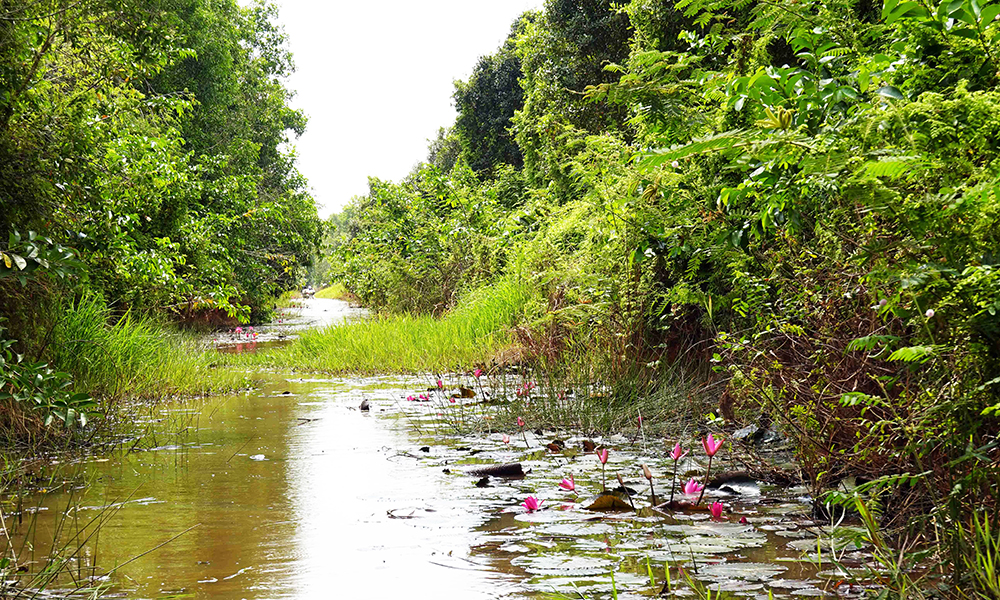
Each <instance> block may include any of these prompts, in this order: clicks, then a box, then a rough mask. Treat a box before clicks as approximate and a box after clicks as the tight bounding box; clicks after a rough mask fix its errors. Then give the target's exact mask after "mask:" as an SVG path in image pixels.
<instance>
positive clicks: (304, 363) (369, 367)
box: [226, 278, 535, 373]
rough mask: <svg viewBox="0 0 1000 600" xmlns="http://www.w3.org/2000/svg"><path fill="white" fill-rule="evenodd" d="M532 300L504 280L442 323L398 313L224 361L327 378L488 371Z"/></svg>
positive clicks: (528, 291)
mask: <svg viewBox="0 0 1000 600" xmlns="http://www.w3.org/2000/svg"><path fill="white" fill-rule="evenodd" d="M533 300H535V292H534V291H533V290H532V288H531V287H530V286H529V285H528V283H527V282H522V281H516V280H513V279H510V278H508V279H504V280H501V281H498V282H496V283H494V284H492V285H489V286H485V287H481V288H479V289H477V290H475V291H474V292H471V293H469V294H468V295H467V296H464V297H463V298H462V299H461V300H460V302H459V304H458V306H456V307H455V308H454V309H453V310H452V311H450V312H449V313H447V314H446V315H444V316H443V317H440V318H438V317H434V316H430V315H423V316H419V315H412V314H399V315H391V316H389V315H387V316H384V317H380V318H372V319H365V320H361V321H355V322H347V323H342V324H339V325H334V326H331V327H329V328H327V329H325V330H322V331H308V332H304V333H303V334H302V336H301V338H300V341H299V342H298V343H296V344H295V345H294V346H292V347H290V348H288V349H287V350H283V351H281V352H277V353H273V354H248V355H230V356H227V357H226V359H227V360H229V361H232V362H233V363H234V364H236V365H250V366H278V367H294V368H306V369H313V370H317V371H324V372H330V373H342V372H350V373H384V372H387V371H392V372H410V373H419V372H446V371H451V370H461V371H464V370H468V369H471V368H472V367H473V366H475V365H486V364H488V363H489V362H490V361H491V359H492V358H493V357H494V356H495V355H496V354H497V353H498V352H499V351H500V350H502V349H503V348H505V347H507V346H508V345H509V343H510V340H511V336H510V330H511V328H512V327H513V326H514V325H515V324H517V323H518V322H519V321H521V320H522V318H523V314H524V312H525V311H526V310H527V308H528V307H529V306H530V304H531V303H532V301H533Z"/></svg>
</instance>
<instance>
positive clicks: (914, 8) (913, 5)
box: [885, 2, 927, 25]
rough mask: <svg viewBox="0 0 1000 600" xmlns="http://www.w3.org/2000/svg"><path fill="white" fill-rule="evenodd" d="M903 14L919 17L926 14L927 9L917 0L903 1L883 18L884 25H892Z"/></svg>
mask: <svg viewBox="0 0 1000 600" xmlns="http://www.w3.org/2000/svg"><path fill="white" fill-rule="evenodd" d="M904 16H906V17H909V18H915V19H919V18H922V17H926V16H927V9H925V8H924V7H923V6H920V4H918V3H917V2H904V3H902V4H900V5H899V6H897V7H896V8H895V9H894V10H893V11H892V12H891V13H890V14H889V16H888V17H886V19H885V23H886V25H892V24H893V23H895V22H896V21H898V20H899V19H901V18H903V17H904Z"/></svg>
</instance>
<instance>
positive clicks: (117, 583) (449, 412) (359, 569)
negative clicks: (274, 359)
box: [7, 300, 868, 600]
mask: <svg viewBox="0 0 1000 600" xmlns="http://www.w3.org/2000/svg"><path fill="white" fill-rule="evenodd" d="M345 307H346V305H344V304H343V303H339V304H338V303H337V301H322V300H311V301H309V302H308V303H307V304H306V305H305V306H304V307H303V309H302V312H303V313H305V315H306V316H304V317H303V316H301V315H300V316H299V317H298V318H300V319H314V321H313V325H312V326H315V325H316V323H317V322H318V323H319V324H326V323H329V322H333V321H335V320H337V319H340V318H344V317H345V316H346V315H349V314H351V312H350V311H347V310H345ZM278 325H284V323H281V324H278ZM264 329H265V332H266V331H267V328H264ZM244 350H246V349H244ZM459 383H464V384H466V385H473V382H472V380H471V378H468V377H462V376H457V380H456V381H450V382H448V385H449V386H452V387H454V386H456V385H458V384H459ZM434 387H435V386H434V382H432V381H429V380H427V379H422V378H401V377H382V378H353V379H310V378H298V377H292V376H289V375H281V374H274V375H272V376H271V379H270V381H269V382H268V383H267V384H266V385H264V386H263V387H261V388H260V389H257V390H253V391H251V392H246V393H241V394H236V395H230V396H221V397H215V398H208V399H203V400H198V401H179V402H174V403H167V404H163V405H159V406H156V407H151V408H149V409H148V413H146V414H144V415H143V416H142V418H141V419H140V420H141V421H143V423H140V425H143V426H146V427H148V428H149V430H150V431H151V432H152V433H151V434H150V435H148V436H146V437H145V438H144V439H143V444H144V445H143V446H142V449H141V450H137V451H133V452H130V453H122V455H120V456H115V457H111V458H95V459H88V460H82V461H80V462H78V463H75V464H63V463H62V462H60V461H59V460H58V459H56V460H52V461H50V462H51V464H49V465H46V467H45V468H44V469H43V472H41V473H39V476H40V477H42V478H43V479H44V477H46V476H49V477H52V481H51V482H50V483H48V484H46V486H45V489H44V491H43V493H40V494H37V495H35V496H34V497H33V498H30V499H29V501H28V505H27V506H26V507H24V508H23V510H21V511H20V513H19V514H17V515H15V514H13V513H11V512H9V511H8V515H7V518H8V521H7V523H8V525H11V526H12V530H13V531H14V532H15V533H14V534H13V535H12V537H11V540H10V541H11V543H13V545H14V549H15V552H16V555H17V557H18V561H19V564H25V563H28V564H29V569H36V570H37V569H42V568H43V567H44V564H45V559H46V557H49V556H53V555H55V554H58V555H60V556H62V557H64V558H69V560H70V562H69V564H70V566H71V567H72V568H71V569H69V570H68V572H67V574H66V575H65V576H63V577H61V578H60V579H59V581H58V583H59V585H58V586H57V587H59V588H60V589H61V590H64V591H65V590H70V589H72V588H79V587H87V586H102V587H104V588H105V591H106V592H108V593H110V594H112V595H115V596H120V597H128V598H180V597H184V598H219V599H234V600H236V599H244V598H245V599H251V598H253V599H272V598H273V599H277V598H331V597H360V598H376V597H377V598H407V599H414V598H416V599H420V598H435V599H438V598H473V599H475V598H507V597H511V598H513V597H535V598H567V597H572V598H576V597H580V595H579V594H581V593H582V594H584V597H588V598H590V597H597V598H610V597H612V595H613V594H617V597H618V598H623V599H624V598H644V597H653V596H658V595H659V594H660V593H661V592H662V591H664V589H665V587H666V588H669V590H670V593H668V594H667V596H670V597H677V598H683V597H697V595H698V592H697V591H696V590H701V591H702V593H704V590H705V589H711V590H712V592H713V593H716V592H718V591H723V592H729V593H731V594H732V596H733V597H739V598H754V599H757V600H765V599H767V598H768V597H769V594H770V595H771V597H775V598H791V597H802V596H831V597H833V596H837V597H858V596H859V595H860V594H861V593H862V589H861V587H860V586H854V587H851V586H850V585H849V584H845V583H844V581H845V580H846V579H848V577H847V573H846V571H845V569H848V568H850V567H858V566H860V565H861V564H863V563H864V562H865V561H866V560H867V559H868V557H867V556H866V555H865V554H864V553H863V552H862V551H859V550H857V549H856V548H855V547H854V546H853V545H852V544H850V543H849V537H850V535H852V534H854V533H856V532H857V529H856V528H850V527H838V528H831V527H830V526H829V524H828V523H827V524H823V523H817V522H814V521H813V520H812V519H811V517H810V516H809V504H808V498H805V497H804V494H805V493H804V490H801V489H795V488H791V489H787V488H775V487H768V486H760V485H757V484H755V483H753V482H749V483H748V482H744V483H742V484H733V485H731V486H730V487H729V488H727V489H722V490H712V491H710V492H709V494H708V496H707V498H708V499H709V500H710V501H712V500H718V501H720V502H722V503H723V504H724V505H725V514H724V515H723V516H722V518H720V519H714V520H713V519H711V518H710V517H709V515H708V513H707V512H705V511H704V510H702V511H698V510H694V511H684V510H677V511H666V512H653V511H650V510H649V509H648V508H647V509H646V510H644V511H642V513H641V514H640V515H637V514H636V513H635V512H633V511H632V510H626V511H622V512H600V511H596V510H591V509H590V508H592V507H591V506H590V505H591V503H592V499H593V497H594V496H595V495H596V494H598V493H599V492H600V491H601V489H602V483H601V482H602V469H601V464H600V462H599V461H598V460H597V457H596V456H595V455H594V453H593V452H586V451H583V450H582V449H581V448H582V445H583V443H584V441H585V440H584V438H579V437H574V436H573V434H572V433H571V432H556V431H546V432H530V431H526V432H525V433H524V434H523V435H522V434H520V433H519V432H517V431H507V432H501V431H485V432H484V431H483V430H482V425H483V424H484V423H486V424H488V423H490V422H492V421H491V420H490V419H489V416H490V410H493V409H491V408H490V406H495V404H484V403H482V402H480V400H481V399H482V396H483V388H482V387H479V386H473V387H477V389H478V390H479V394H477V397H475V398H465V399H461V398H459V399H455V400H454V401H453V399H452V398H450V397H449V396H450V393H449V392H447V391H445V392H438V391H436V390H435V391H431V390H429V389H428V388H432V389H433V388H434ZM537 392H538V393H539V394H542V393H544V392H543V390H537ZM419 394H425V395H426V396H427V397H429V398H430V400H429V401H427V402H413V401H408V400H407V398H412V397H414V396H418V395H419ZM362 401H367V402H368V403H369V405H370V411H367V412H366V411H362V410H360V408H359V406H360V404H361V403H362ZM472 420H475V421H477V422H478V423H479V427H477V428H466V427H464V423H466V422H468V421H472ZM487 428H488V425H487ZM505 434H506V435H505ZM556 440H559V442H560V443H564V444H565V445H564V447H562V448H559V447H555V448H553V449H547V448H546V445H547V444H549V443H553V442H555V441H556ZM587 441H590V440H587ZM593 441H595V442H597V443H598V444H599V445H604V446H606V447H608V448H610V450H611V452H610V460H609V461H608V464H607V473H608V476H609V481H613V477H614V474H617V473H621V474H622V475H623V477H624V479H625V483H626V485H627V486H629V487H631V488H634V489H635V490H636V492H637V493H636V494H635V496H634V502H635V504H636V508H639V509H642V508H643V507H648V506H650V504H651V502H650V500H651V498H650V495H649V493H648V482H647V481H646V480H645V479H643V477H642V471H641V467H640V465H642V464H648V465H649V466H650V467H651V468H652V471H653V473H655V476H656V480H655V485H656V492H657V494H658V495H659V499H660V501H662V500H663V499H664V498H665V496H666V495H667V494H669V482H670V474H671V468H672V465H673V463H672V461H671V460H670V459H669V457H668V456H667V451H668V449H669V447H670V446H672V443H670V444H665V443H664V440H654V439H646V437H645V436H644V435H634V436H631V437H624V436H615V437H611V438H606V439H595V440H593ZM694 443H696V442H695V440H689V441H687V442H686V445H688V446H691V445H693V444H694ZM729 443H730V444H731V441H730V442H729ZM727 450H728V448H727ZM723 454H725V452H724V453H723ZM703 459H704V457H702V456H700V454H699V452H697V451H696V452H692V453H691V454H689V455H688V456H687V457H685V458H684V459H682V460H681V461H680V463H679V465H678V466H679V473H680V475H679V479H681V480H683V479H685V478H687V477H690V476H698V475H699V474H701V473H703V472H704V468H705V463H704V460H703ZM513 462H518V463H520V464H521V465H522V467H523V468H524V470H525V471H526V472H527V474H526V476H525V477H523V478H519V479H503V478H495V477H494V478H489V479H487V480H480V478H479V477H477V476H471V475H469V471H470V470H472V469H475V468H477V467H483V466H487V465H498V464H503V463H513ZM716 465H717V467H716V468H717V469H721V468H724V463H723V464H722V465H720V464H719V462H718V461H717V462H716ZM46 472H47V473H49V474H50V475H46ZM570 475H572V476H573V477H574V481H575V483H576V489H575V490H572V491H570V490H566V489H562V488H560V487H559V483H560V481H562V479H563V477H566V476H570ZM615 485H617V484H615ZM529 495H530V496H534V497H537V498H539V499H540V500H541V501H542V507H541V510H538V511H534V512H529V511H528V510H526V509H525V508H524V507H523V506H522V502H523V501H524V499H525V498H526V497H527V496H529ZM689 500H690V498H689ZM15 517H16V518H17V519H18V521H19V525H18V526H17V527H13V523H14V520H15ZM97 523H101V527H100V528H98V527H96V526H95V525H96V524H97ZM53 549H56V550H53ZM831 559H835V560H836V561H837V564H833V563H831ZM678 567H682V568H683V573H682V571H681V569H679V568H678ZM668 574H669V577H670V583H669V584H668V583H667V582H668ZM671 594H672V596H671Z"/></svg>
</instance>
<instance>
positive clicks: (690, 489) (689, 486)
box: [681, 479, 705, 494]
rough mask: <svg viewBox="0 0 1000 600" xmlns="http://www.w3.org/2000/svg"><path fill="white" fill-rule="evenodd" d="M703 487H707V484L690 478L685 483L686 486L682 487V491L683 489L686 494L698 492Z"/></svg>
mask: <svg viewBox="0 0 1000 600" xmlns="http://www.w3.org/2000/svg"><path fill="white" fill-rule="evenodd" d="M703 489H705V486H703V485H701V484H700V483H698V482H697V481H695V480H694V479H688V482H687V483H685V484H684V487H683V488H681V491H683V492H684V493H685V494H697V493H698V492H700V491H701V490H703Z"/></svg>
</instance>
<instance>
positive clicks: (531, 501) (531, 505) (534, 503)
mask: <svg viewBox="0 0 1000 600" xmlns="http://www.w3.org/2000/svg"><path fill="white" fill-rule="evenodd" d="M541 505H542V501H541V500H539V499H538V498H535V497H534V496H528V497H527V498H525V499H524V502H523V503H522V506H524V508H525V509H527V511H528V512H532V511H536V510H538V507H539V506H541Z"/></svg>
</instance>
